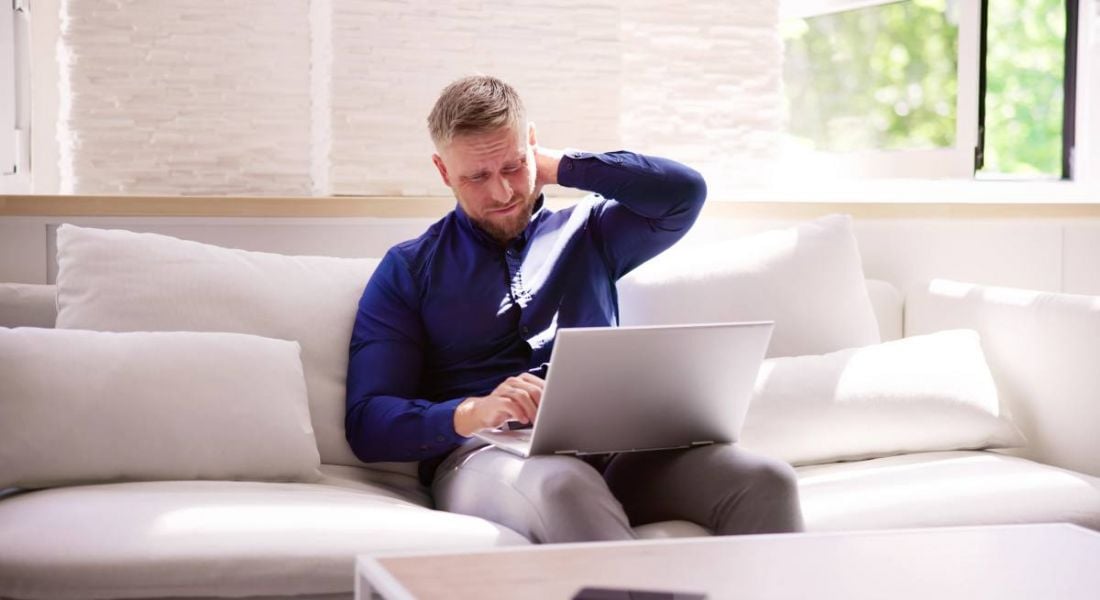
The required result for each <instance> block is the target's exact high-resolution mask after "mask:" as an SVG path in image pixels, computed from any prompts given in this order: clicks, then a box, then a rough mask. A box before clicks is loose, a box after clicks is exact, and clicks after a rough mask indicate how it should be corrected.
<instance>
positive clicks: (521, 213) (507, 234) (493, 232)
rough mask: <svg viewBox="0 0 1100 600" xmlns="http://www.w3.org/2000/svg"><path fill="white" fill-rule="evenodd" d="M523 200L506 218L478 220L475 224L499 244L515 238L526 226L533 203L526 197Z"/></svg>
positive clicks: (529, 220)
mask: <svg viewBox="0 0 1100 600" xmlns="http://www.w3.org/2000/svg"><path fill="white" fill-rule="evenodd" d="M521 202H523V204H522V206H521V207H520V209H519V210H518V211H517V212H516V213H515V214H512V215H508V217H507V218H506V220H501V219H495V220H492V221H490V220H488V219H485V220H478V221H475V223H477V226H478V227H480V228H481V229H482V230H483V231H485V233H487V234H489V237H491V238H493V239H494V240H496V241H497V242H499V243H501V244H507V243H508V242H510V241H512V240H513V239H515V238H516V236H518V235H519V234H520V233H521V232H523V230H524V229H526V228H527V224H528V223H530V222H531V207H532V205H533V204H534V202H533V200H532V199H530V198H529V199H527V200H526V201H522V200H521Z"/></svg>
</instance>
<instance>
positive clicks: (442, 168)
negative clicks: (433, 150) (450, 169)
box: [432, 154, 451, 187]
mask: <svg viewBox="0 0 1100 600" xmlns="http://www.w3.org/2000/svg"><path fill="white" fill-rule="evenodd" d="M432 164H434V165H435V168H436V169H437V170H438V171H439V176H440V177H442V178H443V185H445V186H447V187H451V179H450V177H448V176H447V165H445V164H443V159H442V158H440V157H439V155H438V154H433V155H432Z"/></svg>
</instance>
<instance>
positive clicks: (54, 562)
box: [0, 236, 1100, 599]
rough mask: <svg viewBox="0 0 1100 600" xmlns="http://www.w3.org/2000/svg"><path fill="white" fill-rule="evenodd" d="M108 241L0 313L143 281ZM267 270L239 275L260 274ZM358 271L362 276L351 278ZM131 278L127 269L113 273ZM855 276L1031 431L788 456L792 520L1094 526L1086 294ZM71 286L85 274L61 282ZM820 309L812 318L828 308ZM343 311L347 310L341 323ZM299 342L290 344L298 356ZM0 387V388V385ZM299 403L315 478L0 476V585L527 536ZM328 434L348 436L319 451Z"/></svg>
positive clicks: (42, 592) (346, 566)
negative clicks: (306, 417) (990, 381)
mask: <svg viewBox="0 0 1100 600" xmlns="http://www.w3.org/2000/svg"><path fill="white" fill-rule="evenodd" d="M124 237H125V236H124ZM120 239H123V238H120ZM125 239H128V238H125ZM149 239H151V238H149ZM85 241H86V240H85ZM161 241H163V240H154V241H153V242H152V243H156V244H159V243H160V242H161ZM62 246H64V247H62ZM73 246H75V243H70V245H69V246H66V245H64V244H60V245H59V253H61V252H76V251H77V250H76V249H75V248H74V247H73ZM108 246H109V245H108ZM108 246H105V247H104V248H99V250H105V251H106V252H107V254H104V255H101V256H97V255H95V253H94V252H93V251H90V250H88V248H84V249H83V250H82V252H85V254H84V255H83V257H82V258H81V260H85V261H86V265H93V266H95V265H102V264H104V261H107V262H112V266H110V267H103V269H102V272H97V273H95V274H94V275H95V276H94V277H92V276H87V277H88V278H86V279H80V278H77V277H76V276H75V275H73V271H72V270H71V269H72V267H71V265H70V266H67V265H66V263H65V261H66V260H69V259H71V258H72V257H71V256H62V257H61V261H62V272H61V275H59V284H60V286H61V288H60V291H59V288H56V287H55V286H36V285H20V284H3V285H0V326H4V327H36V328H49V327H53V326H54V324H55V318H58V316H57V312H56V307H57V306H59V305H60V306H61V310H62V312H63V313H64V312H65V311H70V312H69V313H68V316H67V317H64V316H63V318H67V319H68V323H69V324H70V325H71V324H72V323H73V320H72V319H74V318H75V317H74V316H73V315H75V314H77V313H79V311H82V310H85V309H86V308H87V306H89V305H92V304H94V303H95V302H98V301H103V302H107V303H111V302H114V303H116V304H117V303H119V302H126V301H127V300H126V298H129V297H134V295H136V297H141V294H142V293H144V292H143V291H142V290H141V289H137V288H133V287H124V288H120V289H121V291H118V290H116V291H118V293H119V294H120V295H119V296H117V297H116V298H115V299H113V300H112V299H111V298H110V297H109V296H110V294H108V295H107V296H108V297H107V298H103V297H98V296H97V297H89V296H88V294H87V292H88V290H89V289H91V290H99V289H101V288H102V287H103V283H102V282H103V281H119V280H121V278H122V277H125V276H126V275H127V274H126V273H125V272H124V271H122V270H118V269H122V267H117V265H114V264H113V263H114V262H124V261H111V260H110V259H109V257H110V256H112V255H111V253H110V251H111V248H110V247H108ZM177 250H180V251H184V252H188V251H193V252H196V253H202V252H205V251H207V250H209V248H208V247H205V246H201V245H197V244H196V245H194V246H187V245H183V246H178V247H177V246H171V247H170V251H171V252H174V251H177ZM211 252H216V251H213V250H211ZM232 252H238V253H239V252H240V251H232ZM245 254H250V255H255V256H245ZM145 258H147V259H149V260H151V261H153V262H154V263H155V262H156V261H158V260H159V261H162V262H164V261H165V260H166V259H165V258H164V256H159V255H157V254H156V253H152V255H150V256H147V257H144V258H142V257H137V258H136V259H135V260H144V259H145ZM269 258H271V260H274V261H278V260H279V259H277V258H274V257H269ZM238 259H239V260H243V261H252V260H257V261H259V262H251V263H248V264H247V265H245V267H246V269H250V270H251V271H255V269H256V265H257V264H267V263H264V261H265V260H267V258H265V257H259V255H258V254H257V253H243V254H236V255H233V260H238ZM674 259H675V257H674ZM168 262H170V261H168ZM298 266H301V265H300V264H299V265H298ZM307 266H308V265H307ZM199 267H200V268H201V265H199ZM237 267H241V265H240V264H238V265H236V267H234V268H237ZM67 268H69V269H70V271H66V269H67ZM95 268H98V267H95ZM112 269H115V270H112ZM85 275H86V274H85ZM266 277H267V276H266V275H265V276H263V277H260V279H257V280H256V283H254V284H253V285H256V286H260V285H263V282H264V281H265V278H266ZM104 278H106V279H104ZM112 278H114V279H112ZM363 282H365V278H364V279H362V281H360V282H358V283H357V284H356V285H358V286H360V287H361V285H362V283H363ZM177 283H178V282H177ZM860 283H861V284H862V283H863V281H862V279H861V280H860ZM127 285H134V286H140V285H141V282H138V283H135V282H134V281H132V280H128V283H127ZM865 285H866V290H867V292H868V295H867V297H868V298H869V301H870V306H872V307H873V314H874V317H875V320H876V325H877V330H876V331H875V335H876V336H877V337H879V338H880V339H881V340H882V341H884V342H885V341H889V340H897V339H899V338H903V337H906V336H908V337H914V336H917V335H920V334H925V333H931V332H935V331H940V330H945V329H957V328H967V329H973V330H976V331H977V332H978V334H979V335H980V336H981V347H982V350H984V353H985V357H986V359H987V360H988V363H989V367H990V370H991V372H992V375H993V378H994V379H995V381H996V388H997V391H998V392H999V398H1000V402H1001V403H1002V405H1003V406H1004V408H1006V409H1007V410H1008V412H1010V413H1011V415H1012V418H1013V421H1014V423H1015V425H1016V426H1017V427H1019V429H1020V431H1022V432H1023V434H1024V435H1025V436H1026V437H1027V439H1028V444H1027V445H1026V446H1024V447H1022V448H1016V449H1008V450H992V449H972V450H960V449H949V450H941V451H926V452H907V453H901V454H898V453H890V452H887V453H886V454H893V455H890V456H882V457H878V458H870V459H866V460H843V461H834V462H828V463H823V464H805V465H801V466H798V467H797V471H798V474H799V478H800V487H801V494H802V503H803V511H804V514H805V518H806V524H807V528H808V529H809V530H811V531H824V530H854V529H878V528H900V527H930V526H951V525H973V524H993V523H1019V522H1050V521H1068V522H1073V523H1077V524H1080V525H1083V526H1086V527H1090V528H1093V529H1097V530H1100V478H1098V477H1097V476H1100V442H1098V441H1097V439H1098V438H1100V436H1097V435H1096V433H1097V429H1098V426H1100V370H1097V369H1095V363H1096V357H1097V356H1098V355H1100V298H1096V297H1084V296H1071V295H1065V294H1053V293H1041V292H1032V291H1026V290H1010V289H1003V288H990V287H983V286H978V285H970V284H958V283H950V282H930V283H929V284H928V285H925V286H921V287H919V288H917V289H914V290H910V291H908V293H907V294H905V295H904V296H903V295H902V293H901V292H899V291H898V290H896V289H895V288H894V287H893V286H891V285H890V284H889V283H886V282H882V281H873V280H871V281H867V282H866V283H865ZM67 286H69V287H70V288H81V286H85V287H84V288H81V289H77V290H75V291H74V290H73V289H66V287H67ZM161 287H163V285H162V286H161ZM183 287H184V288H186V287H187V285H186V282H185V284H184V285H183ZM135 289H136V291H135ZM146 291H148V290H146ZM155 291H156V290H154V292H155ZM665 291H667V290H665ZM354 292H355V290H354V289H352V290H351V291H350V292H349V293H352V294H353V295H354ZM173 293H175V292H173ZM294 293H295V294H300V295H303V296H302V297H303V298H305V299H306V300H307V304H308V303H309V302H316V303H318V304H322V303H325V302H328V301H330V299H329V298H321V297H317V298H311V296H310V294H322V293H324V291H323V290H312V291H311V290H308V289H307V290H301V289H299V290H295V291H294ZM223 299H224V298H223ZM635 299H636V298H635ZM241 301H245V300H243V299H242V300H241ZM153 308H156V307H153ZM253 308H255V307H253ZM237 309H242V307H237ZM352 309H353V308H352V307H349V310H352ZM202 310H203V309H202V308H201V307H199V308H191V307H189V305H181V306H179V307H176V308H174V309H173V313H174V314H175V313H182V314H184V315H185V318H188V319H189V318H192V317H194V314H191V313H192V312H195V311H198V312H201V311H202ZM227 310H228V309H227ZM243 310H248V307H243ZM72 311H77V312H76V313H74V312H72ZM135 312H136V311H134V310H123V309H122V308H121V307H120V308H119V310H118V315H122V316H121V317H120V318H122V319H134V321H133V322H132V327H127V326H126V323H123V324H118V323H115V324H110V323H107V324H104V325H103V327H102V329H103V330H108V331H126V330H128V329H129V330H132V329H148V328H149V327H148V326H147V325H148V323H147V322H146V323H145V324H144V325H143V323H142V321H141V318H142V317H141V316H140V315H137V314H135ZM230 312H232V311H230ZM234 314H237V313H234ZM240 314H244V313H240ZM114 316H117V315H112V317H111V318H114ZM245 316H247V315H245ZM816 317H817V318H820V319H822V320H827V319H829V318H830V315H828V314H821V315H816ZM242 318H244V317H242ZM312 318H314V317H313V316H311V315H305V314H304V315H302V319H305V320H309V319H312ZM347 320H348V318H347V317H346V316H345V317H344V321H347ZM642 320H644V319H642ZM59 324H61V322H60V321H59ZM350 325H351V324H350V322H347V323H345V325H344V326H345V327H346V328H347V329H348V330H350ZM231 326H232V323H231V324H230V325H229V326H228V327H231ZM170 328H172V327H170ZM177 328H182V327H177ZM193 328H201V327H200V326H195V327H193ZM777 331H778V325H777ZM246 333H248V332H246ZM330 333H331V332H326V335H328V334H330ZM345 333H346V331H345ZM787 335H788V336H793V337H789V338H788V339H789V340H794V341H795V342H797V339H796V338H797V337H798V332H797V331H791V330H790V329H788V331H787ZM806 335H807V336H812V332H807V333H806ZM274 337H278V336H274ZM322 339H330V342H329V343H331V344H332V345H333V347H334V348H335V349H336V350H334V355H335V356H336V357H337V358H339V356H340V352H341V351H344V352H346V348H342V346H346V339H347V335H344V336H343V337H341V336H339V335H328V337H327V338H324V337H323V338H322ZM306 346H307V342H304V341H303V347H306ZM826 350H831V349H826ZM306 354H307V352H305V351H303V360H304V361H307V362H308V357H307V356H306ZM344 356H345V357H346V354H345V355H344ZM314 358H316V357H314ZM329 358H330V362H334V363H335V359H331V357H329ZM345 360H346V358H345ZM329 366H332V367H333V368H335V369H339V368H342V367H343V365H339V364H333V365H329ZM58 367H59V368H62V367H63V365H59V366H58ZM308 368H309V367H308V365H307V371H308ZM309 377H310V375H309V373H308V372H307V374H306V379H307V380H309ZM312 391H313V388H312V387H311V393H312ZM11 393H12V392H9V391H0V402H4V401H6V400H5V398H4V395H7V394H11ZM310 405H311V409H312V410H313V413H314V414H313V419H314V425H313V429H314V430H316V431H317V436H318V437H317V440H318V441H317V443H318V446H319V447H321V452H320V458H321V460H322V461H326V463H327V464H322V465H321V466H320V468H319V470H320V475H319V476H318V477H317V478H316V479H315V480H313V481H308V482H279V481H219V480H202V481H198V480H196V481H181V480H166V481H123V482H103V483H96V482H87V483H86V484H84V485H65V486H58V487H50V488H46V489H37V490H22V489H8V490H4V491H3V492H0V597H10V598H20V599H32V598H100V597H126V598H146V597H148V598H154V597H155V598H165V597H255V598H270V597H301V598H305V597H310V598H328V597H332V598H338V597H339V598H346V597H349V596H350V595H351V590H352V584H353V577H352V570H353V557H354V556H355V555H356V554H362V553H366V552H372V551H382V550H384V551H395V550H414V549H433V550H453V549H460V548H480V547H487V546H497V545H508V544H525V543H527V541H526V540H524V539H523V538H522V537H520V536H519V535H517V534H516V533H515V532H512V531H510V530H508V529H506V528H503V527H500V526H497V525H495V524H492V523H489V522H486V521H484V520H480V519H476V518H471V517H465V516H460V515H453V514H448V513H442V512H439V511H434V510H431V500H430V498H429V496H428V494H427V493H426V490H425V489H424V488H423V487H422V486H420V485H419V484H418V483H417V481H416V479H415V477H414V476H412V474H411V471H409V470H408V469H403V468H401V467H394V466H389V465H383V466H381V467H378V466H375V467H371V468H368V467H365V466H362V465H353V464H346V463H347V462H348V461H346V460H342V459H340V460H336V459H334V460H331V461H327V460H326V455H327V456H330V457H331V456H344V455H346V454H347V452H346V449H339V448H328V449H327V450H326V444H329V445H331V444H333V443H334V442H333V441H332V438H331V435H330V434H331V433H332V432H328V434H326V429H325V428H326V427H327V426H328V425H326V422H322V421H319V420H318V419H321V418H325V419H330V421H331V418H335V417H333V416H332V415H320V416H319V415H318V411H317V406H316V405H315V404H314V402H313V398H312V397H311V398H310ZM330 417H331V418H330ZM326 435H328V437H325V436H326ZM339 452H343V453H344V454H343V455H340V454H334V453H339ZM808 462H814V461H808ZM340 463H345V464H340ZM706 533H707V532H706V531H705V530H702V529H701V528H699V527H697V526H695V525H692V524H689V523H683V522H666V523H658V524H650V525H645V526H642V527H639V528H638V534H639V536H640V537H663V536H683V535H705V534H706Z"/></svg>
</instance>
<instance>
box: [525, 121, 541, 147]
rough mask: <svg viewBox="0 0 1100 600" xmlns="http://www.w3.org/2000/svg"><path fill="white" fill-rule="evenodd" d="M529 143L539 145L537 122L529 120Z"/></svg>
mask: <svg viewBox="0 0 1100 600" xmlns="http://www.w3.org/2000/svg"><path fill="white" fill-rule="evenodd" d="M527 145H528V146H538V142H536V141H535V122H534V121H528V122H527Z"/></svg>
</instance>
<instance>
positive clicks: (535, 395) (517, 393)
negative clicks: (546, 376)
mask: <svg viewBox="0 0 1100 600" xmlns="http://www.w3.org/2000/svg"><path fill="white" fill-rule="evenodd" d="M545 385H546V382H545V381H544V380H543V379H542V378H541V377H539V376H537V375H532V374H530V373H521V374H519V375H516V376H515V377H509V378H508V379H505V380H504V381H502V382H501V383H500V385H498V386H497V387H496V389H495V390H493V391H492V392H491V393H490V394H489V395H488V396H470V397H469V398H466V399H465V400H463V401H462V403H461V404H459V405H458V408H456V409H455V417H454V424H455V432H456V433H458V435H461V436H462V437H470V436H472V435H473V434H475V433H477V432H479V431H483V430H485V429H495V428H497V427H500V426H502V425H504V424H505V423H507V422H508V421H519V422H520V423H523V424H525V425H526V424H528V423H533V422H534V421H535V414H537V413H538V410H539V401H541V400H542V388H543V387H544V386H545Z"/></svg>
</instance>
